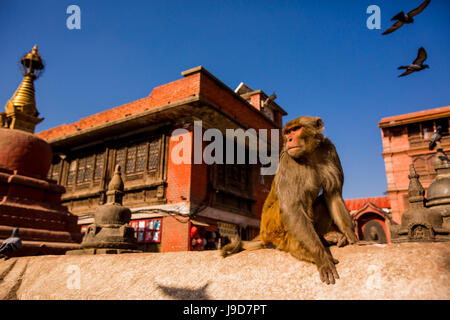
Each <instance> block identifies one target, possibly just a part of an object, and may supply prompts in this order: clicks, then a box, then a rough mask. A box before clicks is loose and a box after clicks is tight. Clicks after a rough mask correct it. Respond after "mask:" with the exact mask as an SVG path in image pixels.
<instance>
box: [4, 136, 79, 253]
mask: <svg viewBox="0 0 450 320" xmlns="http://www.w3.org/2000/svg"><path fill="white" fill-rule="evenodd" d="M0 150H1V152H0V241H1V240H2V239H6V238H8V237H9V236H10V235H11V232H12V229H13V228H14V227H18V228H20V237H21V239H22V244H23V247H22V248H21V249H20V250H19V251H17V252H16V255H17V256H23V255H39V254H64V253H65V252H66V251H67V250H71V249H76V248H79V247H80V245H79V243H80V242H81V233H80V226H78V224H77V217H76V216H75V215H73V214H71V213H70V212H69V211H68V210H67V208H66V207H64V206H62V205H61V204H60V200H61V195H62V194H63V193H64V192H65V188H64V187H63V186H60V185H57V184H56V183H55V182H54V181H52V180H48V179H46V175H47V172H48V169H49V167H50V163H51V159H52V151H51V148H50V146H49V145H48V144H47V142H45V141H44V140H42V139H40V138H38V137H36V136H34V135H33V134H30V133H27V132H24V131H20V130H12V129H5V128H0Z"/></svg>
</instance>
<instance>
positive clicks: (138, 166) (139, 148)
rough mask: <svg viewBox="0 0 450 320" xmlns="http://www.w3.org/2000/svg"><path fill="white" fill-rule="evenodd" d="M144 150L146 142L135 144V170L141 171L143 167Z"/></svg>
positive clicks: (145, 149)
mask: <svg viewBox="0 0 450 320" xmlns="http://www.w3.org/2000/svg"><path fill="white" fill-rule="evenodd" d="M146 151H147V143H142V144H140V145H138V146H137V154H136V172H142V171H144V169H145V160H146V158H145V154H146Z"/></svg>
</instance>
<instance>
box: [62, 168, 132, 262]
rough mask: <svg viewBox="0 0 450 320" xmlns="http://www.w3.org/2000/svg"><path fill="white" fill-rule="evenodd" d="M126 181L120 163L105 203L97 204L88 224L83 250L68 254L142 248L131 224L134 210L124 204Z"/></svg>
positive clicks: (107, 252)
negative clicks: (124, 181)
mask: <svg viewBox="0 0 450 320" xmlns="http://www.w3.org/2000/svg"><path fill="white" fill-rule="evenodd" d="M123 190H124V185H123V181H122V177H121V171H120V166H119V165H117V166H116V168H115V171H114V175H113V177H112V179H111V181H110V182H109V185H108V191H107V192H106V196H107V201H106V204H104V205H101V206H99V207H97V209H96V211H95V213H94V221H95V222H94V223H93V224H91V225H89V226H88V228H87V231H86V234H85V236H84V238H83V242H82V243H81V247H82V248H83V249H81V250H73V251H69V252H67V254H72V255H75V254H117V253H133V252H141V251H138V250H136V248H137V244H136V238H135V236H134V229H133V227H131V226H130V225H129V222H130V219H131V211H130V209H128V208H127V207H124V206H123V205H122V198H123V195H124V192H123Z"/></svg>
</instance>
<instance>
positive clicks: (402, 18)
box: [383, 0, 431, 35]
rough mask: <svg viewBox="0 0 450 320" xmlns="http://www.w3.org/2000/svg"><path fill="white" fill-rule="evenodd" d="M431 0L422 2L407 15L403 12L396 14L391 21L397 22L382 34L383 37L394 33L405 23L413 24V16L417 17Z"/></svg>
mask: <svg viewBox="0 0 450 320" xmlns="http://www.w3.org/2000/svg"><path fill="white" fill-rule="evenodd" d="M430 1H431V0H425V1H424V2H422V4H421V5H420V6H418V7H417V8H415V9H414V10H411V11H410V12H408V13H407V14H405V13H404V12H403V11H402V12H400V13H398V14H397V15H396V16H395V17H393V18H392V19H391V21H394V20H397V21H396V22H395V23H394V24H393V25H392V26H391V27H390V28H389V29H387V30H386V31H385V32H383V35H386V34H389V33H392V32H394V31H395V30H397V29H399V28H400V27H402V26H403V25H404V24H405V23H407V24H409V23H413V22H414V18H413V17H414V16H417V15H418V14H419V13H421V12H422V11H423V10H424V9H425V8H426V7H427V6H428V4H429V3H430Z"/></svg>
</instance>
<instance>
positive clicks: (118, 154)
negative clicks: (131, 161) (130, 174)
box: [115, 147, 127, 171]
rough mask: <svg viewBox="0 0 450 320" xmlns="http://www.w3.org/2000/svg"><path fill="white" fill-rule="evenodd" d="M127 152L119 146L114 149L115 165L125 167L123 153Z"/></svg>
mask: <svg viewBox="0 0 450 320" xmlns="http://www.w3.org/2000/svg"><path fill="white" fill-rule="evenodd" d="M126 152H127V149H126V148H125V147H124V148H121V149H119V150H117V151H116V161H115V165H116V166H117V165H120V167H121V168H122V171H123V169H124V168H125V154H126Z"/></svg>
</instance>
